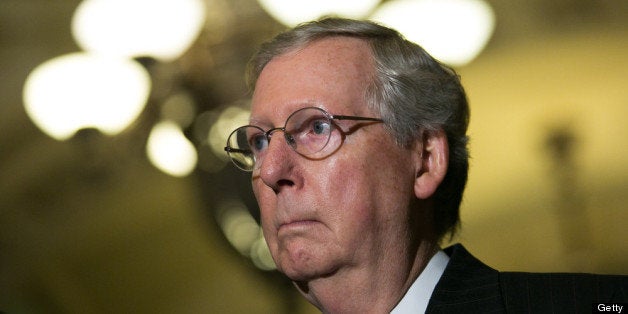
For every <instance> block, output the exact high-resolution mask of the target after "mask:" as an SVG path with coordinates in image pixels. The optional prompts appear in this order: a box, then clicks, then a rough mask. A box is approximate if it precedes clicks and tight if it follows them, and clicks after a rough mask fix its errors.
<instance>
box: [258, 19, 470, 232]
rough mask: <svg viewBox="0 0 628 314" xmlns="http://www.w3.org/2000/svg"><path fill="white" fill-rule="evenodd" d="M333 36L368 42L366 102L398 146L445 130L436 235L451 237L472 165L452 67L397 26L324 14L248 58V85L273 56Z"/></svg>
mask: <svg viewBox="0 0 628 314" xmlns="http://www.w3.org/2000/svg"><path fill="white" fill-rule="evenodd" d="M333 36H348V37H354V38H360V39H363V40H365V41H367V42H368V43H369V45H370V47H371V50H372V54H373V57H374V61H375V77H374V80H373V82H372V84H371V86H369V87H368V88H367V90H366V91H365V97H366V102H367V104H368V106H370V107H371V109H373V110H374V111H375V112H379V113H380V115H381V118H382V119H383V120H384V123H385V124H386V126H387V128H389V130H390V131H391V132H392V134H393V135H394V137H395V138H396V140H397V143H398V144H399V145H402V146H408V145H410V144H411V143H412V142H414V140H416V139H419V138H421V137H422V136H424V132H432V131H436V130H444V131H445V134H446V135H447V141H448V145H449V167H448V171H447V174H446V176H445V179H444V180H443V182H442V183H441V185H440V186H439V187H438V189H437V190H436V193H435V196H434V200H435V204H436V207H435V209H434V213H433V215H434V228H435V232H436V235H437V236H438V238H439V239H440V238H442V237H443V236H444V235H446V234H447V233H450V235H451V236H453V235H454V233H455V231H456V229H457V227H458V225H459V223H460V203H461V201H462V194H463V192H464V188H465V185H466V182H467V176H468V168H469V161H468V159H469V153H468V149H467V141H468V138H467V135H466V132H467V127H468V124H469V106H468V103H467V97H466V94H465V91H464V88H463V87H462V85H461V83H460V78H459V76H458V75H457V74H456V72H455V71H454V70H453V69H451V68H449V67H447V66H445V65H443V64H441V63H440V62H439V61H437V60H436V59H434V58H433V57H432V56H430V55H429V54H428V53H427V52H426V51H425V50H424V49H423V48H421V47H420V46H418V45H416V44H414V43H412V42H410V41H408V40H406V39H404V38H403V36H402V35H401V34H399V32H397V31H395V30H393V29H390V28H387V27H384V26H381V25H379V24H376V23H373V22H370V21H357V20H349V19H342V18H325V19H322V20H319V21H313V22H309V23H305V24H301V25H299V26H297V27H295V28H293V29H291V30H288V31H286V32H284V33H281V34H279V35H277V36H276V37H275V38H274V39H272V40H271V41H269V42H267V43H265V44H263V45H262V46H261V47H260V49H259V51H258V52H257V54H255V55H254V56H253V58H252V59H251V61H250V63H249V67H248V72H247V82H248V84H249V87H250V88H251V90H253V89H254V88H255V84H256V81H257V78H258V77H259V75H260V73H261V72H262V70H263V69H264V67H265V66H266V65H267V64H268V63H269V62H270V61H271V60H272V59H273V58H274V57H276V56H279V55H282V54H284V53H287V52H289V51H291V50H294V49H297V48H301V47H305V46H306V45H307V44H309V43H311V42H313V41H316V40H318V39H322V38H326V37H333Z"/></svg>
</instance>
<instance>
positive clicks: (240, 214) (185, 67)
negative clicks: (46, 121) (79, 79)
mask: <svg viewBox="0 0 628 314" xmlns="http://www.w3.org/2000/svg"><path fill="white" fill-rule="evenodd" d="M382 2H383V3H387V2H391V1H382ZM487 2H488V3H489V4H490V6H491V7H492V10H493V11H494V15H495V18H496V20H495V29H494V32H493V33H492V36H491V37H490V39H489V40H488V44H487V45H486V47H485V48H484V50H483V51H482V52H481V53H480V54H479V55H478V56H477V58H475V59H474V60H473V61H471V62H470V63H467V64H465V65H459V66H456V70H457V71H458V72H459V73H460V75H461V77H462V81H463V84H464V85H465V86H466V88H467V92H468V96H469V100H470V103H471V108H472V119H471V126H470V136H471V144H470V148H471V154H472V160H471V171H470V179H469V184H468V189H467V192H466V194H465V199H464V204H463V208H462V229H461V231H460V233H459V234H458V235H457V236H456V237H455V238H454V239H452V240H451V242H462V243H464V244H465V245H466V246H467V247H468V248H469V249H470V250H471V252H473V253H474V254H475V255H476V256H477V257H479V258H480V259H482V260H483V261H484V262H486V263H487V264H489V265H491V266H493V267H495V268H497V269H500V270H526V271H576V272H597V273H621V274H628V245H627V244H626V238H627V236H628V231H626V230H628V228H626V227H625V225H626V222H627V221H628V212H627V211H626V208H625V207H626V205H625V204H627V203H628V145H627V143H626V141H627V140H626V138H627V136H628V123H626V119H627V117H628V79H627V78H626V73H628V2H626V1H619V0H556V1H545V0H532V1H519V2H512V1H505V0H490V1H487ZM80 3H81V1H78V0H64V1H61V0H57V1H50V0H2V1H0V95H1V97H0V311H5V312H7V313H112V312H113V313H315V312H316V311H315V310H314V309H313V308H312V307H311V306H310V305H308V304H306V303H305V302H304V301H303V300H302V299H301V297H300V296H298V295H297V293H296V292H295V291H294V290H293V289H292V287H291V286H290V283H289V282H287V281H286V280H285V279H284V278H283V277H282V276H281V275H279V274H277V273H276V272H275V271H273V270H272V263H269V262H268V256H267V252H265V251H264V247H263V243H262V242H260V233H259V228H257V225H256V219H258V216H257V213H256V208H255V206H256V205H255V202H254V200H253V198H252V195H251V190H250V186H249V185H250V183H249V180H248V178H247V177H246V174H243V173H240V172H239V171H237V170H235V169H233V167H232V166H231V165H230V164H228V162H227V161H226V160H225V159H224V156H222V155H220V154H218V153H217V152H214V150H212V148H211V147H212V145H213V144H212V143H211V142H212V141H215V140H216V138H217V139H218V140H217V141H219V142H220V141H222V139H221V137H220V135H215V133H216V132H218V133H220V130H221V129H224V130H223V131H222V132H223V133H224V132H225V131H230V130H231V129H232V125H233V124H234V123H237V121H238V119H242V117H243V116H246V108H247V106H248V96H249V95H248V93H247V89H246V87H245V85H244V81H243V73H244V66H245V63H246V61H247V60H248V58H249V57H250V56H251V54H252V53H253V51H254V49H255V47H256V46H257V45H258V44H259V43H261V42H262V41H264V40H266V39H268V38H270V37H271V36H272V35H273V34H275V33H277V32H278V31H281V30H282V29H284V28H285V26H283V25H282V24H281V23H279V22H277V21H276V20H274V19H273V18H272V17H271V16H270V15H269V14H268V13H267V12H266V11H265V10H264V9H262V8H261V7H260V5H259V4H258V3H257V2H256V1H255V0H232V1H227V0H205V1H204V2H203V3H204V5H205V8H206V9H205V10H206V12H205V13H206V20H205V22H204V24H203V28H202V30H201V31H200V34H199V35H198V37H197V38H196V39H195V41H194V43H193V45H192V46H191V47H189V49H188V50H186V52H185V53H184V54H183V55H182V56H180V57H179V58H177V59H176V60H169V61H160V60H155V59H154V58H137V60H138V61H141V64H142V66H143V67H145V68H146V70H147V72H148V73H149V74H150V77H151V82H152V89H151V92H150V95H149V97H148V99H147V100H146V107H145V108H144V109H143V111H142V113H141V115H140V116H139V117H138V118H137V120H136V121H135V122H134V123H133V124H132V125H131V126H129V127H127V128H125V130H124V131H123V132H121V133H119V134H117V135H105V134H102V133H101V132H98V131H96V130H93V129H85V130H82V131H79V132H78V133H76V134H75V135H73V136H71V137H70V138H68V139H66V140H55V139H53V138H52V137H51V136H48V135H46V134H45V133H44V132H42V130H40V129H39V128H38V127H37V126H35V124H34V123H33V122H32V121H31V119H30V118H29V116H28V115H27V113H26V111H25V107H24V100H23V96H22V93H23V90H24V85H25V81H26V79H27V76H28V75H29V73H31V72H32V71H33V70H34V69H35V68H37V67H38V66H39V65H40V64H42V63H44V62H46V61H47V60H50V59H52V58H54V57H57V56H60V55H64V54H68V53H73V52H77V51H80V50H81V49H82V48H81V47H79V45H77V43H76V41H75V40H74V38H73V37H72V30H71V20H72V18H73V14H74V12H75V10H76V9H77V7H78V6H79V4H80ZM149 9H150V8H148V7H147V8H146V10H147V11H149ZM110 23H112V24H115V23H116V21H115V19H113V20H110ZM451 23H454V24H455V21H452V22H451ZM165 119H169V120H173V121H178V122H179V124H178V125H179V126H180V127H181V130H182V131H183V134H184V135H185V138H186V139H187V140H188V141H189V143H191V145H193V147H194V149H195V153H196V158H197V160H196V163H195V166H194V168H193V170H192V171H191V172H190V173H186V174H183V175H176V176H173V175H169V174H166V173H165V172H164V171H162V170H159V169H158V168H157V167H155V166H154V162H151V160H150V159H149V158H148V157H147V153H146V148H147V146H148V145H147V139H148V137H149V135H150V134H151V132H152V131H153V130H154V127H155V125H157V124H158V123H159V122H160V121H162V120H165ZM222 136H224V135H222ZM223 143H224V142H220V143H219V144H218V145H223Z"/></svg>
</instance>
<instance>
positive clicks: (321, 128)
mask: <svg viewBox="0 0 628 314" xmlns="http://www.w3.org/2000/svg"><path fill="white" fill-rule="evenodd" d="M310 128H311V130H310V131H311V132H312V133H314V134H316V135H326V134H329V131H330V129H331V125H330V124H329V121H327V120H313V121H312V123H311V125H310Z"/></svg>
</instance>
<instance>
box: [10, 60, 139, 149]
mask: <svg viewBox="0 0 628 314" xmlns="http://www.w3.org/2000/svg"><path fill="white" fill-rule="evenodd" d="M150 82H151V81H150V76H149V74H148V73H147V72H146V70H145V69H144V68H143V67H142V66H141V65H140V64H138V63H137V62H135V61H132V60H124V59H117V58H106V57H103V56H94V55H89V54H86V53H73V54H68V55H64V56H60V57H57V58H54V59H51V60H49V61H47V62H44V63H43V64H41V65H39V66H38V67H36V68H35V69H34V70H33V71H32V72H31V73H30V74H29V75H28V77H27V79H26V82H25V84H24V90H23V98H24V106H25V109H26V113H27V114H28V116H29V117H30V118H31V120H32V121H33V122H34V123H35V125H37V126H38V127H39V128H40V129H41V130H42V131H44V132H45V133H46V134H48V135H50V136H51V137H53V138H55V139H58V140H65V139H68V138H70V137H71V136H72V135H74V133H75V132H76V131H78V130H80V129H83V128H96V129H98V130H100V131H101V132H103V133H105V134H107V135H115V134H118V133H119V132H121V131H122V130H124V129H125V128H126V127H127V126H128V125H130V124H131V123H132V122H133V121H134V120H135V119H137V117H138V116H139V115H140V113H141V112H142V110H143V109H144V106H145V105H146V101H147V99H148V95H149V93H150V86H151V83H150Z"/></svg>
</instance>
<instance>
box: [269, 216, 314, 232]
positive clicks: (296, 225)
mask: <svg viewBox="0 0 628 314" xmlns="http://www.w3.org/2000/svg"><path fill="white" fill-rule="evenodd" d="M318 223H320V222H319V221H316V220H311V219H303V220H293V221H289V222H286V223H282V224H280V225H279V228H278V229H277V231H278V232H289V231H292V232H295V231H305V230H307V229H309V228H311V227H313V226H314V225H316V224H318Z"/></svg>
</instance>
